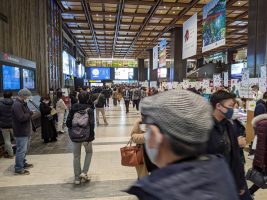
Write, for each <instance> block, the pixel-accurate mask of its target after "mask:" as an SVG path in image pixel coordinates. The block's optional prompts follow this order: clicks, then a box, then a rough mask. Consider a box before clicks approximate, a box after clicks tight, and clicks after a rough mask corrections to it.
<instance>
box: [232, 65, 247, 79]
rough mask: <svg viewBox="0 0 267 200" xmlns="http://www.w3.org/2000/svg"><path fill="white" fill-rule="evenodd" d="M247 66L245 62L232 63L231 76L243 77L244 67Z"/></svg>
mask: <svg viewBox="0 0 267 200" xmlns="http://www.w3.org/2000/svg"><path fill="white" fill-rule="evenodd" d="M245 68H246V64H245V63H236V64H232V65H231V76H232V78H241V77H242V72H243V69H245Z"/></svg>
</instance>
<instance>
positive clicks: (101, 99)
mask: <svg viewBox="0 0 267 200" xmlns="http://www.w3.org/2000/svg"><path fill="white" fill-rule="evenodd" d="M99 95H100V96H99ZM98 97H99V100H98V103H97V104H96V105H95V107H96V108H104V106H105V103H106V97H105V95H104V94H99V93H95V94H93V95H92V101H93V102H94V101H95V100H97V98H98Z"/></svg>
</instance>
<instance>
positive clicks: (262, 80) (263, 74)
mask: <svg viewBox="0 0 267 200" xmlns="http://www.w3.org/2000/svg"><path fill="white" fill-rule="evenodd" d="M266 86H267V85H266V66H262V67H261V78H260V80H259V89H260V91H261V92H263V93H264V92H266Z"/></svg>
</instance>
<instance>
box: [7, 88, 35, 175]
mask: <svg viewBox="0 0 267 200" xmlns="http://www.w3.org/2000/svg"><path fill="white" fill-rule="evenodd" d="M31 95H32V94H31V92H30V91H29V90H28V89H22V90H20V91H19V92H18V98H17V99H16V100H15V101H14V104H13V106H12V127H13V131H14V136H15V138H16V161H15V174H16V175H29V174H30V172H29V171H28V170H27V169H28V168H31V167H33V165H32V164H28V163H27V160H26V154H27V151H28V149H29V145H30V137H31V129H32V127H31V116H32V115H33V112H32V111H31V110H30V109H29V108H28V106H27V101H28V99H29V98H30V96H31Z"/></svg>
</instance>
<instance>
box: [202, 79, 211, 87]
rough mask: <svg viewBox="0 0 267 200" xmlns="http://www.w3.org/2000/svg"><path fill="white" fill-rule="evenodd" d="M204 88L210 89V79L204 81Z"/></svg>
mask: <svg viewBox="0 0 267 200" xmlns="http://www.w3.org/2000/svg"><path fill="white" fill-rule="evenodd" d="M202 85H203V88H205V89H207V88H209V87H210V80H209V79H204V80H203V84H202Z"/></svg>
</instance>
